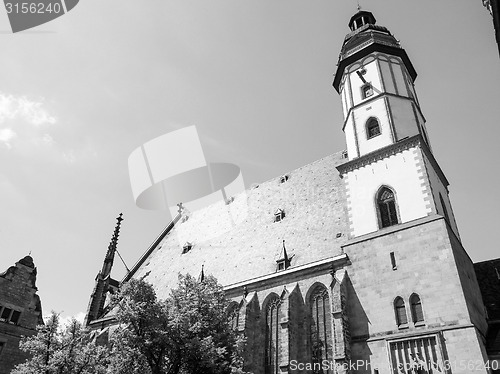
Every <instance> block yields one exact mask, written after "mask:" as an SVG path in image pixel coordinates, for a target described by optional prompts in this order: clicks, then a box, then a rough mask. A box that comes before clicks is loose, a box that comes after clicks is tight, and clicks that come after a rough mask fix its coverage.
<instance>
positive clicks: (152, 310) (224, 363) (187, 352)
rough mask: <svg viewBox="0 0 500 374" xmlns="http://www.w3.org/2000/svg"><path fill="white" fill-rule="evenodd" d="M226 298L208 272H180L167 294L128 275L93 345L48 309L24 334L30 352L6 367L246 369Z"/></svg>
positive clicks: (226, 372)
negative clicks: (104, 334)
mask: <svg viewBox="0 0 500 374" xmlns="http://www.w3.org/2000/svg"><path fill="white" fill-rule="evenodd" d="M227 307H228V301H227V300H226V298H225V295H224V291H223V289H222V286H220V285H219V284H218V283H217V280H216V279H215V278H214V277H212V276H207V277H205V278H204V279H203V281H202V282H198V281H197V280H196V279H194V278H193V277H192V276H190V275H185V276H183V275H179V285H178V288H177V289H174V290H172V292H171V294H170V296H169V297H168V298H167V299H166V300H158V299H157V297H156V294H155V291H154V289H153V287H152V286H151V285H150V284H149V283H146V282H144V281H143V280H135V279H131V280H130V281H128V282H127V284H125V285H124V286H123V287H122V289H121V290H120V292H119V293H118V294H116V295H115V296H114V298H113V300H112V303H111V308H112V310H113V311H114V313H115V317H116V320H117V323H118V324H117V325H116V326H114V327H112V328H111V329H110V337H111V338H110V341H109V344H108V345H107V346H100V345H97V344H96V343H95V341H94V340H95V339H94V340H93V339H92V334H91V333H90V332H89V331H87V330H85V329H84V328H82V326H81V324H80V323H79V322H78V321H76V320H72V321H71V323H70V324H69V325H68V326H67V327H66V328H65V329H61V328H60V324H59V316H58V315H57V314H56V313H54V312H53V313H52V315H51V317H50V319H49V320H48V321H47V323H46V324H45V325H44V326H39V327H38V334H37V335H34V336H32V337H28V338H23V340H22V342H21V349H23V350H24V351H26V352H29V353H30V354H31V355H32V358H31V359H30V360H28V361H27V362H25V363H24V364H21V365H18V366H17V367H16V369H15V370H14V371H13V372H12V373H13V374H132V373H133V374H245V373H244V372H243V369H242V368H243V359H242V351H243V348H244V340H243V339H242V338H241V337H239V336H238V335H237V333H236V332H235V331H233V330H232V329H231V327H230V325H229V323H228V316H227Z"/></svg>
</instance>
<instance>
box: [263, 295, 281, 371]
mask: <svg viewBox="0 0 500 374" xmlns="http://www.w3.org/2000/svg"><path fill="white" fill-rule="evenodd" d="M280 306H281V300H280V299H279V298H278V296H275V297H274V298H273V299H272V300H270V301H269V303H268V304H267V308H266V340H265V344H266V351H265V374H277V373H278V372H279V344H280V342H279V315H280Z"/></svg>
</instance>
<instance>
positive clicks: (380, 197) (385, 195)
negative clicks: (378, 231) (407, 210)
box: [377, 187, 399, 228]
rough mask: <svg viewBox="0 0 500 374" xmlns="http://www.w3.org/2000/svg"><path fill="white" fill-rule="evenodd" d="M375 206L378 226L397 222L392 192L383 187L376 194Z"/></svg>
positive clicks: (382, 226)
mask: <svg viewBox="0 0 500 374" xmlns="http://www.w3.org/2000/svg"><path fill="white" fill-rule="evenodd" d="M377 208H378V214H379V221H380V228H384V227H389V226H393V225H397V224H398V223H399V219H398V212H397V209H396V198H395V196H394V192H393V191H392V190H391V189H389V188H387V187H383V188H381V189H380V191H379V193H378V194H377Z"/></svg>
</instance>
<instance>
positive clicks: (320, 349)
mask: <svg viewBox="0 0 500 374" xmlns="http://www.w3.org/2000/svg"><path fill="white" fill-rule="evenodd" d="M331 315H332V313H331V308H330V298H329V296H328V291H327V290H326V288H324V287H318V288H317V289H316V290H315V291H314V293H313V294H312V295H311V350H312V352H311V356H312V361H313V364H317V365H313V371H312V372H313V373H314V374H319V373H324V374H327V373H328V374H330V373H332V371H331V370H326V371H324V370H321V366H322V365H321V364H322V363H323V362H324V360H327V361H331V360H332V359H333V357H332V356H333V353H332V347H331V339H332V326H331V323H332V320H331Z"/></svg>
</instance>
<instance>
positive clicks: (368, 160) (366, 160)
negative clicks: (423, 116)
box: [337, 135, 449, 188]
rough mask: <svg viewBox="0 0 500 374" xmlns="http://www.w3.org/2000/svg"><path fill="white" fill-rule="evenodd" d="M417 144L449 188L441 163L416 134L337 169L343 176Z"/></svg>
mask: <svg viewBox="0 0 500 374" xmlns="http://www.w3.org/2000/svg"><path fill="white" fill-rule="evenodd" d="M417 146H418V147H420V148H421V149H422V150H423V152H424V153H425V155H426V156H427V158H428V159H429V161H430V163H431V164H432V166H433V168H434V170H436V173H437V174H438V175H439V178H440V179H441V181H442V183H443V185H444V186H445V187H446V188H447V187H448V185H449V182H448V180H447V179H446V176H445V175H444V173H443V171H442V170H441V168H440V167H439V164H438V163H437V161H436V159H435V158H434V156H433V154H432V152H431V151H430V149H429V147H428V145H427V143H425V141H424V139H423V138H422V136H421V135H415V136H412V137H409V138H405V139H402V140H400V141H398V142H397V143H394V144H390V145H388V146H387V147H384V148H380V149H377V150H376V151H374V152H371V153H368V154H366V155H363V156H361V157H358V158H355V159H353V160H350V161H347V162H345V163H343V164H341V165H339V166H337V170H338V171H339V173H340V175H341V176H343V175H345V174H347V173H348V172H350V171H353V170H356V169H359V168H362V167H363V166H367V165H369V164H372V163H374V162H377V161H380V160H382V159H384V158H387V157H389V156H392V155H395V154H397V153H401V152H403V151H405V150H407V149H410V148H413V147H417Z"/></svg>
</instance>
